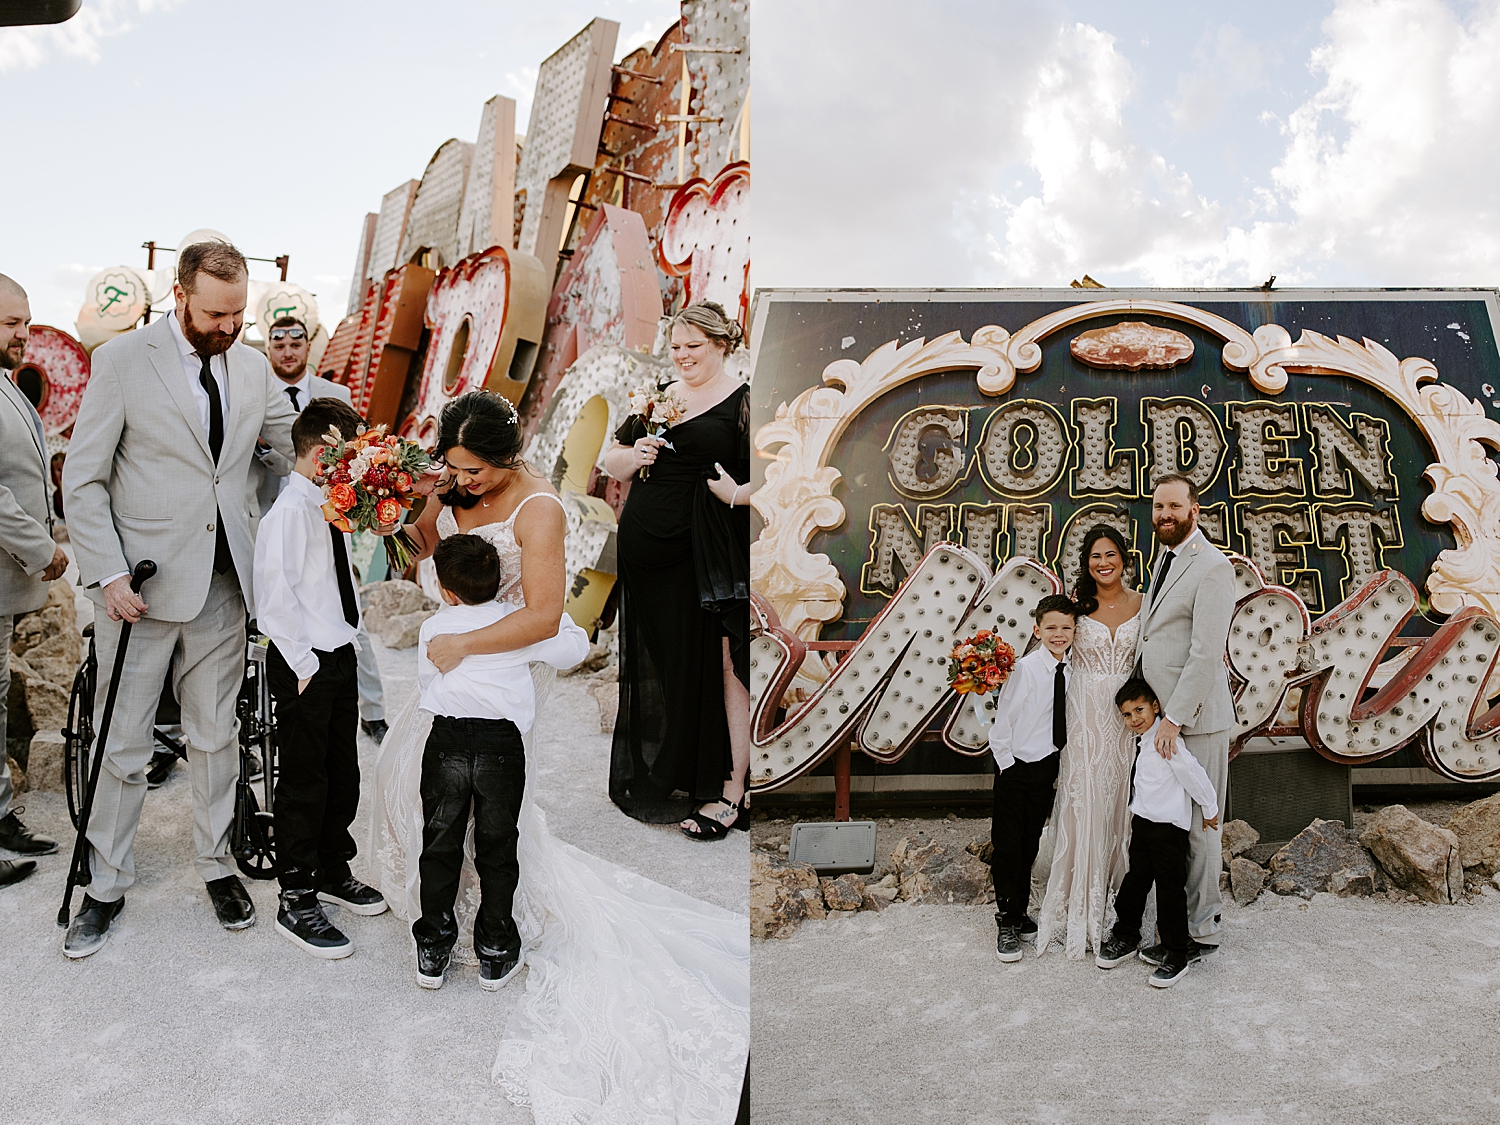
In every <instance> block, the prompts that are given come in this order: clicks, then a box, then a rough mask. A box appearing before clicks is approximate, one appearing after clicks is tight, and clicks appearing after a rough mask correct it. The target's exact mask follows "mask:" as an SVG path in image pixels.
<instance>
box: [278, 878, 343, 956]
mask: <svg viewBox="0 0 1500 1125" xmlns="http://www.w3.org/2000/svg"><path fill="white" fill-rule="evenodd" d="M276 932H277V933H279V934H280V935H281V936H282V937H284V938H286V939H287V940H288V941H290V942H291V943H292V944H293V945H299V946H301V947H302V948H303V949H305V950H306V951H307V952H308V953H311V954H312V955H313V956H314V957H321V958H323V959H324V960H327V961H336V960H338V959H339V958H340V957H347V956H349V954H351V953H353V952H354V943H353V942H352V941H350V940H349V939H348V938H347V937H345V936H344V935H343V933H341V932H340V931H339V929H338V927H336V926H335V925H334V924H333V923H332V922H330V921H329V920H328V915H326V914H324V913H323V907H322V905H321V904H320V903H319V902H318V896H317V895H315V894H313V892H312V891H282V892H281V909H279V910H278V911H277V912H276Z"/></svg>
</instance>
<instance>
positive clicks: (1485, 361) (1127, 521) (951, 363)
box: [751, 291, 1500, 788]
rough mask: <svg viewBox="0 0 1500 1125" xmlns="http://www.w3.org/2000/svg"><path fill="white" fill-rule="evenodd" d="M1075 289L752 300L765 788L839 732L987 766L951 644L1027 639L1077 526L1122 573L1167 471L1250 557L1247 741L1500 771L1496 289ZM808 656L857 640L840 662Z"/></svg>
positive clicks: (1339, 756) (880, 748) (1241, 657)
mask: <svg viewBox="0 0 1500 1125" xmlns="http://www.w3.org/2000/svg"><path fill="white" fill-rule="evenodd" d="M1078 296H1079V295H1078V294H1077V293H1072V292H1069V293H1065V294H1050V295H1049V294H1038V293H1027V294H1016V295H1010V294H999V295H997V294H969V293H946V294H923V295H921V297H920V298H901V297H892V296H890V295H886V294H864V295H861V294H838V295H837V299H833V297H832V295H829V294H818V295H811V294H786V295H782V294H770V295H769V296H767V297H763V298H762V303H761V305H760V307H759V308H758V310H757V318H756V324H755V328H756V337H755V338H756V339H757V358H756V373H755V378H754V381H753V384H752V389H753V399H754V402H755V405H756V408H757V417H756V437H755V441H756V447H757V450H758V451H759V453H760V454H761V456H762V457H764V458H767V459H768V461H767V462H766V471H765V477H764V484H763V486H762V487H761V488H760V490H759V491H758V492H757V494H756V497H755V501H754V503H755V507H756V511H757V513H758V514H759V516H760V518H761V520H762V523H763V526H762V530H761V533H760V536H759V538H758V540H757V542H756V543H755V544H754V545H753V547H752V578H753V581H754V583H755V588H756V590H757V592H758V593H759V594H760V595H761V597H762V598H763V599H764V602H765V607H766V617H765V621H764V623H763V627H762V628H761V631H760V636H759V638H758V640H757V651H756V654H755V662H756V663H755V669H754V676H755V679H754V681H753V684H752V691H753V705H754V708H755V720H756V745H757V749H756V751H755V754H754V756H753V758H752V769H751V775H752V782H753V784H755V785H757V786H759V787H760V788H771V787H774V786H776V785H780V784H783V783H785V782H786V781H788V780H790V779H791V778H792V777H795V776H798V775H800V774H801V773H803V772H806V770H808V769H810V768H812V766H814V765H816V764H817V762H819V761H821V760H822V759H823V758H824V757H826V756H827V754H829V753H831V752H832V750H833V749H834V748H836V747H837V746H838V745H839V744H840V742H841V741H844V740H847V739H848V738H850V737H853V738H855V739H856V740H857V742H858V744H859V745H860V747H861V748H862V749H863V750H864V752H865V753H866V754H869V755H870V756H872V757H875V758H877V759H879V760H885V761H894V760H896V759H898V758H900V757H901V756H902V755H903V754H904V753H905V752H906V750H907V749H908V748H909V747H910V746H911V745H912V744H913V743H914V742H915V740H916V739H917V738H919V737H921V736H922V735H923V734H924V732H927V731H929V730H935V729H941V733H942V737H943V738H944V740H945V741H946V742H947V743H948V745H950V746H951V747H953V748H954V749H955V750H958V751H959V752H960V753H982V752H983V744H982V738H981V737H980V734H979V731H978V725H977V723H975V722H974V720H973V717H972V715H970V714H969V713H968V711H967V709H964V710H962V711H955V710H954V708H953V702H954V697H953V695H952V693H951V692H949V691H948V690H947V687H946V682H945V678H944V676H943V671H942V659H943V657H944V656H945V655H946V654H947V651H948V650H949V648H951V646H952V643H953V641H954V639H955V638H956V637H958V636H960V635H967V634H969V633H972V632H973V631H975V630H976V629H978V628H997V629H999V630H1000V632H1001V633H1002V634H1006V635H1007V636H1009V635H1010V634H1012V633H1013V634H1014V636H1013V637H1010V639H1011V640H1012V641H1013V643H1016V642H1022V643H1023V642H1024V639H1025V636H1026V633H1027V620H1026V615H1027V611H1028V610H1029V607H1030V605H1031V604H1033V603H1034V602H1035V600H1036V598H1037V597H1038V596H1039V595H1040V594H1041V593H1044V592H1048V591H1050V590H1052V589H1055V588H1071V586H1072V584H1073V582H1074V580H1075V579H1076V575H1077V568H1078V558H1077V555H1078V550H1079V546H1080V543H1081V540H1082V537H1083V535H1084V534H1085V533H1086V532H1087V530H1088V529H1089V528H1090V527H1092V526H1094V525H1095V524H1098V523H1110V524H1113V525H1114V526H1115V527H1117V528H1118V529H1119V530H1120V531H1121V532H1122V533H1123V534H1124V536H1125V538H1126V542H1127V543H1129V544H1131V545H1132V548H1133V552H1134V554H1135V559H1134V563H1135V567H1136V570H1137V573H1140V572H1141V571H1142V568H1144V567H1146V566H1148V565H1150V562H1151V559H1150V555H1151V550H1152V546H1153V544H1152V540H1151V535H1150V523H1149V495H1150V491H1151V487H1152V485H1153V484H1154V482H1155V480H1156V479H1158V478H1159V477H1160V476H1161V475H1162V474H1164V473H1168V472H1182V473H1185V474H1187V475H1188V476H1189V477H1190V478H1191V479H1192V480H1193V481H1194V482H1195V484H1197V486H1198V487H1199V489H1200V490H1201V492H1202V494H1203V521H1202V522H1203V526H1204V529H1205V531H1206V533H1207V534H1208V535H1209V537H1210V538H1211V539H1212V540H1214V541H1215V542H1217V543H1218V544H1219V545H1220V546H1221V547H1223V548H1224V549H1225V550H1227V551H1229V552H1230V553H1231V554H1233V555H1236V556H1237V557H1238V559H1237V568H1238V572H1239V575H1240V581H1241V592H1242V600H1241V602H1240V604H1239V607H1238V610H1237V613H1236V617H1235V624H1234V631H1233V633H1232V636H1231V640H1230V645H1229V651H1228V653H1227V654H1226V655H1227V659H1228V660H1229V662H1230V666H1231V668H1232V669H1233V671H1234V673H1235V678H1236V689H1237V700H1238V706H1239V712H1240V717H1241V728H1240V730H1239V731H1238V732H1237V734H1238V737H1239V741H1240V742H1243V740H1244V739H1245V738H1248V737H1250V736H1251V735H1252V734H1254V733H1257V732H1260V731H1263V730H1265V729H1267V728H1268V727H1272V726H1277V727H1282V728H1284V727H1286V726H1288V725H1292V724H1295V726H1296V727H1297V728H1299V729H1300V732H1301V733H1302V734H1303V735H1304V736H1305V737H1306V738H1307V739H1308V741H1309V743H1310V744H1311V745H1312V746H1313V747H1314V748H1315V749H1317V750H1319V752H1320V753H1323V754H1324V755H1325V756H1327V757H1329V758H1332V759H1334V760H1337V761H1346V762H1369V761H1374V760H1377V759H1379V758H1383V757H1385V756H1387V755H1389V754H1392V753H1394V752H1396V751H1397V750H1400V749H1402V748H1403V747H1407V746H1412V747H1413V748H1415V749H1419V750H1420V751H1421V753H1422V755H1423V757H1424V758H1425V759H1426V760H1427V761H1428V763H1429V764H1431V765H1433V767H1434V768H1436V769H1439V770H1440V771H1441V772H1443V773H1446V774H1447V775H1448V776H1451V777H1455V778H1463V779H1466V780H1478V779H1480V778H1487V777H1492V776H1497V775H1500V741H1497V740H1496V736H1494V735H1492V733H1491V732H1492V729H1493V728H1496V727H1500V718H1497V719H1496V720H1495V721H1491V719H1490V717H1489V714H1488V712H1489V703H1488V700H1489V699H1490V698H1491V697H1492V696H1493V695H1495V694H1497V693H1500V677H1497V678H1496V679H1495V681H1494V682H1493V683H1492V682H1491V677H1490V674H1489V673H1490V669H1491V668H1492V667H1493V663H1494V659H1495V658H1496V656H1497V655H1500V652H1497V650H1496V646H1497V645H1500V626H1497V625H1496V622H1495V614H1496V612H1497V610H1500V481H1497V467H1496V463H1495V461H1494V460H1492V459H1491V458H1490V456H1489V455H1488V453H1487V451H1486V449H1487V447H1488V448H1490V449H1494V448H1500V423H1497V422H1496V421H1495V419H1494V418H1493V417H1491V416H1489V415H1488V414H1487V413H1486V410H1487V409H1488V410H1490V411H1494V412H1496V413H1500V398H1497V397H1496V391H1495V389H1494V387H1495V385H1496V384H1500V351H1497V349H1496V345H1495V335H1496V332H1495V326H1496V323H1497V320H1500V317H1497V315H1496V313H1497V310H1496V302H1495V295H1494V294H1493V293H1490V292H1485V291H1468V292H1454V293H1436V292H1420V293H1353V292H1333V293H1320V294H1293V295H1286V294H1275V295H1268V294H1264V293H1254V294H1232V293H1231V294H1225V293H1214V294H1196V295H1188V299H1186V300H1183V301H1166V300H1161V299H1157V298H1156V297H1155V296H1154V295H1149V296H1131V297H1118V298H1112V299H1107V300H1102V301H1091V302H1084V301H1080V300H1078ZM1001 321H1006V322H1009V323H1012V324H1015V325H1016V327H1015V329H1014V330H1012V329H1009V328H1007V327H1002V326H1000V322H1001ZM914 329H916V331H913V330H914ZM872 330H873V332H874V336H873V338H872V337H871V332H872ZM882 336H884V339H882V338H881V337H882ZM912 336H917V337H918V338H912ZM1408 341H1409V343H1408ZM1418 348H1420V351H1418ZM1398 349H1399V350H1398ZM851 350H853V351H854V352H855V353H856V354H864V355H865V357H866V358H864V359H863V361H860V360H856V359H854V358H834V357H835V356H838V355H840V353H843V352H847V351H851ZM1403 353H1404V357H1403ZM1413 353H1417V354H1413ZM1440 370H1441V371H1442V372H1443V374H1442V376H1441V377H1440V375H1439V371H1440ZM1059 576H1061V580H1060V579H1059ZM815 639H823V640H829V639H834V640H843V641H847V642H855V647H854V649H853V650H852V652H851V653H850V654H849V656H848V658H847V659H845V660H844V661H843V663H841V664H839V665H837V666H836V667H835V666H832V665H830V664H829V663H826V662H824V661H822V660H818V659H810V658H808V657H807V656H806V654H805V652H804V651H803V650H802V646H803V644H804V643H805V642H806V641H810V640H815ZM1393 646H1396V647H1393ZM1497 715H1500V712H1497ZM971 728H972V729H971Z"/></svg>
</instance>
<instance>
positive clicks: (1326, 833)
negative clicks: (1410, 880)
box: [1270, 820, 1385, 898]
mask: <svg viewBox="0 0 1500 1125" xmlns="http://www.w3.org/2000/svg"><path fill="white" fill-rule="evenodd" d="M1270 867H1271V889H1272V890H1273V891H1275V892H1276V893H1277V894H1279V895H1299V896H1301V897H1302V898H1312V896H1313V895H1314V894H1315V893H1317V892H1318V891H1331V892H1332V893H1333V894H1336V895H1339V896H1341V897H1346V896H1348V895H1372V894H1374V893H1375V892H1377V891H1382V890H1384V889H1385V873H1384V872H1383V871H1382V870H1381V869H1380V865H1379V864H1377V863H1376V862H1375V859H1374V857H1373V856H1372V855H1371V854H1370V853H1369V852H1368V851H1366V850H1365V849H1364V847H1362V846H1361V845H1360V843H1359V841H1358V840H1356V839H1355V838H1354V837H1353V836H1352V835H1350V833H1349V830H1348V829H1347V828H1345V827H1344V822H1343V821H1341V820H1314V821H1313V822H1312V823H1311V824H1310V825H1308V826H1307V827H1306V828H1304V829H1303V830H1302V831H1301V832H1299V833H1297V835H1296V836H1294V837H1293V838H1292V839H1291V840H1289V841H1288V842H1287V845H1286V846H1285V847H1284V848H1282V849H1281V850H1280V851H1279V852H1277V853H1276V854H1275V855H1273V856H1272V857H1271V863H1270Z"/></svg>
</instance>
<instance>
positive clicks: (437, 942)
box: [411, 535, 589, 992]
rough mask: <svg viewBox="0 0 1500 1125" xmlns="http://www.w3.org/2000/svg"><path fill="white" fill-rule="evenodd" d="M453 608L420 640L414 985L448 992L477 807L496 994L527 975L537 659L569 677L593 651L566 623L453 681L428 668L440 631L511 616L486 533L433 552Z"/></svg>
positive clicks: (469, 665) (466, 662)
mask: <svg viewBox="0 0 1500 1125" xmlns="http://www.w3.org/2000/svg"><path fill="white" fill-rule="evenodd" d="M432 561H433V565H434V566H435V567H436V569H437V578H438V585H439V587H440V588H441V593H442V595H443V601H445V602H447V603H448V605H447V608H446V609H443V610H441V611H439V612H438V613H437V614H435V615H434V616H432V617H429V618H428V619H427V620H426V621H425V622H423V624H422V633H421V639H420V640H419V641H418V642H417V687H418V689H419V690H420V691H421V695H422V698H421V708H422V710H424V711H428V712H431V714H432V716H433V719H432V733H431V734H429V735H428V736H427V746H426V748H425V749H424V750H423V754H422V789H421V791H422V821H423V828H422V857H421V860H420V864H419V870H420V872H421V878H422V894H421V898H422V916H421V917H420V918H418V919H417V920H416V921H415V922H413V923H412V927H411V932H412V937H413V938H414V939H415V940H416V943H417V983H418V984H419V985H421V986H422V987H423V988H441V987H442V986H443V974H444V972H446V970H447V968H448V961H449V958H450V957H451V955H452V952H453V943H454V942H456V941H457V940H458V920H457V918H456V916H455V915H454V912H453V904H454V901H455V899H456V898H457V895H458V878H459V873H460V871H461V870H462V868H463V860H464V836H465V834H466V832H467V830H468V826H469V810H470V806H471V805H472V807H473V812H474V867H475V869H476V870H477V871H478V872H479V891H480V904H479V910H478V913H477V914H476V915H475V918H474V953H475V955H476V956H477V957H478V958H479V987H480V988H483V989H484V990H485V991H487V992H494V991H495V990H497V989H499V988H500V987H502V986H503V985H504V984H505V983H506V982H507V981H509V980H510V978H511V977H513V976H514V975H515V974H516V972H517V971H518V970H519V969H520V967H521V936H520V933H519V932H518V931H517V929H516V923H515V919H514V918H513V917H512V916H511V905H512V903H513V901H514V899H515V894H516V884H517V883H518V882H519V880H520V875H521V869H520V865H519V864H518V863H517V860H516V842H517V839H518V832H517V829H516V818H517V817H518V816H519V815H520V812H521V796H522V793H523V791H524V790H525V787H526V752H525V748H524V746H523V745H522V742H521V736H522V735H523V734H525V733H526V731H528V730H530V729H531V725H532V723H533V721H534V720H535V718H536V691H535V689H534V688H533V687H532V682H531V670H530V668H529V667H528V665H529V664H530V663H531V661H533V660H538V661H542V662H543V663H546V664H551V665H552V666H553V667H554V668H559V669H561V668H571V667H572V666H573V665H575V664H577V663H578V662H579V661H580V660H582V659H583V658H584V657H585V656H586V655H587V654H588V650H589V641H588V636H587V635H586V634H585V633H584V631H583V630H582V629H580V628H579V627H578V626H577V625H575V624H573V622H572V620H570V619H569V618H568V616H567V615H566V614H564V615H563V617H562V621H561V623H560V624H559V627H558V631H557V635H556V636H555V637H553V638H552V639H551V640H547V641H540V642H538V643H537V644H534V645H528V646H526V647H525V648H520V649H516V650H514V651H511V652H500V653H486V654H483V655H478V656H466V657H464V658H463V660H461V661H460V662H459V665H458V667H457V668H454V669H453V670H452V671H451V672H439V671H438V670H437V668H436V667H435V666H434V665H433V663H432V661H430V660H429V659H427V643H428V642H429V641H430V640H432V638H433V637H435V636H437V635H439V634H440V633H467V632H469V631H471V630H473V629H482V628H484V627H485V626H486V625H490V624H493V623H494V622H496V621H499V620H500V619H501V618H502V617H504V616H506V615H507V614H509V613H511V612H513V611H514V608H515V607H514V606H510V605H507V604H505V603H503V602H497V601H495V594H496V592H497V591H498V590H499V589H500V579H501V574H500V556H499V555H498V554H497V553H496V551H495V548H494V545H493V544H491V543H490V542H489V541H488V540H487V539H484V538H482V537H480V536H478V535H450V536H449V537H448V538H446V539H443V540H441V541H439V543H438V544H437V546H436V547H435V548H434V549H433V552H432Z"/></svg>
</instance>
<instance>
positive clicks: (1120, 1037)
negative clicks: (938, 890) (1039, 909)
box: [751, 890, 1500, 1125]
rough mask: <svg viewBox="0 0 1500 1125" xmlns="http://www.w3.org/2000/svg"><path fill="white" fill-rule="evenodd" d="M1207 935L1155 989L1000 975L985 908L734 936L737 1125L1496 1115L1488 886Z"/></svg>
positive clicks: (1138, 970)
mask: <svg viewBox="0 0 1500 1125" xmlns="http://www.w3.org/2000/svg"><path fill="white" fill-rule="evenodd" d="M1225 929H1226V933H1225V939H1224V941H1225V944H1224V947H1223V949H1222V951H1221V952H1220V953H1219V954H1218V955H1217V956H1216V957H1215V958H1214V959H1213V960H1212V961H1210V962H1209V963H1208V964H1207V965H1205V966H1203V967H1201V968H1200V967H1198V966H1195V967H1194V968H1193V970H1192V971H1191V972H1190V973H1189V974H1188V976H1187V977H1186V978H1185V979H1183V980H1181V981H1179V982H1178V984H1177V985H1176V986H1175V987H1173V988H1171V989H1166V990H1156V989H1152V988H1149V987H1148V986H1147V984H1146V976H1147V974H1148V973H1149V972H1150V970H1149V969H1148V968H1147V967H1146V966H1145V965H1144V964H1142V963H1140V962H1136V961H1132V962H1127V963H1125V964H1123V965H1120V966H1119V967H1117V968H1115V969H1113V970H1111V971H1109V972H1105V971H1102V970H1100V969H1098V968H1095V966H1094V965H1093V962H1092V961H1091V960H1090V961H1086V962H1078V961H1068V960H1067V959H1066V958H1064V957H1063V956H1062V955H1061V951H1060V950H1054V951H1052V952H1049V953H1048V954H1047V955H1046V956H1045V957H1043V958H1041V959H1037V958H1036V957H1035V956H1034V955H1033V954H1032V953H1031V951H1030V947H1029V946H1028V947H1027V955H1026V957H1025V959H1024V960H1023V961H1021V962H1019V963H1016V964H1011V965H1002V964H1000V963H999V962H997V961H996V960H995V955H994V942H995V927H994V922H993V908H992V907H958V906H908V905H905V904H900V905H897V906H894V907H892V908H890V909H888V910H886V911H885V912H884V913H881V914H873V913H860V914H856V915H852V916H845V917H843V918H840V919H837V920H830V921H823V922H808V923H804V924H803V925H802V927H801V928H800V929H799V930H798V931H797V932H796V933H795V934H794V935H793V936H792V937H790V938H788V939H785V940H773V941H756V942H753V943H752V946H753V948H752V951H751V966H752V967H751V972H752V979H753V980H754V983H755V990H754V1025H753V1032H752V1040H751V1056H752V1057H753V1058H754V1060H755V1069H756V1075H757V1081H756V1083H755V1084H754V1086H753V1087H752V1096H753V1102H752V1113H753V1115H754V1120H755V1122H756V1125H791V1123H801V1122H808V1123H813V1122H817V1123H822V1122H829V1121H838V1122H841V1123H848V1125H857V1123H866V1122H871V1123H874V1122H879V1123H882V1125H883V1123H886V1122H901V1123H906V1122H933V1123H945V1125H946V1123H954V1125H958V1123H964V1125H979V1123H996V1125H998V1123H1005V1125H1013V1123H1021V1122H1049V1123H1055V1122H1079V1123H1094V1122H1110V1123H1121V1125H1133V1123H1136V1122H1143V1123H1144V1122H1153V1123H1155V1122H1201V1123H1207V1125H1261V1123H1271V1122H1278V1123H1280V1122H1288V1123H1290V1122H1298V1123H1300V1122H1307V1123H1314V1125H1324V1123H1332V1122H1339V1123H1342V1122H1351V1123H1354V1122H1359V1123H1363V1125H1369V1123H1385V1122H1389V1123H1392V1125H1397V1123H1403V1125H1404V1123H1409V1122H1466V1123H1467V1122H1481V1121H1485V1122H1487V1121H1495V1120H1500V1035H1497V1032H1500V1014H1497V1012H1500V967H1497V954H1500V893H1497V892H1495V891H1493V890H1491V891H1489V892H1487V893H1486V894H1484V895H1483V896H1482V897H1480V898H1479V899H1478V900H1477V901H1475V902H1474V903H1472V904H1466V905H1459V906H1447V907H1443V906H1428V905H1425V904H1424V905H1414V904H1405V903H1402V904H1393V903H1390V902H1387V901H1371V900H1363V899H1338V898H1335V897H1333V896H1331V895H1317V896H1315V898H1314V899H1313V901H1312V902H1311V903H1309V904H1303V903H1302V901H1301V900H1300V899H1288V898H1281V897H1278V896H1276V895H1272V894H1266V895H1264V896H1262V898H1261V899H1259V900H1258V901H1256V902H1255V903H1252V904H1251V905H1250V906H1249V907H1246V908H1243V909H1240V908H1237V907H1235V906H1234V905H1233V904H1228V905H1227V907H1226V916H1225ZM772 1076H774V1077H772Z"/></svg>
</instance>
